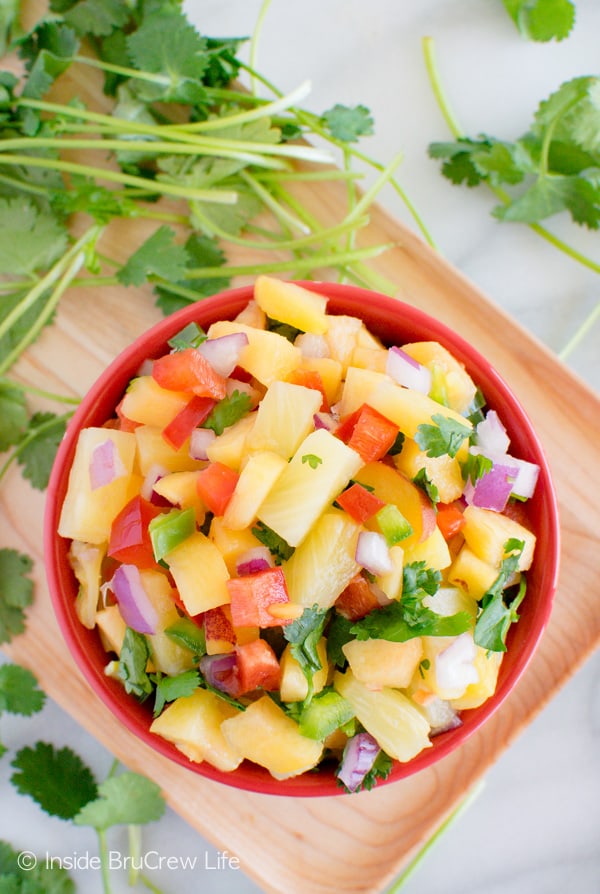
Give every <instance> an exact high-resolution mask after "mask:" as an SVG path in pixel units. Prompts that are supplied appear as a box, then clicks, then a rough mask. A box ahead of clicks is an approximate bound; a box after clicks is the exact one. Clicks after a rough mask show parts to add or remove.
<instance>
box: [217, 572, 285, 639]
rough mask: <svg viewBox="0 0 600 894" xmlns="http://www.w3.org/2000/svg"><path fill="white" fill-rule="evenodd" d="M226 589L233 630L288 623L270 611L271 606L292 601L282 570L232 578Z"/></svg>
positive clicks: (277, 625) (279, 625)
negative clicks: (229, 599)
mask: <svg viewBox="0 0 600 894" xmlns="http://www.w3.org/2000/svg"><path fill="white" fill-rule="evenodd" d="M227 589H228V590H229V596H230V597H231V618H232V620H233V626H234V627H281V626H282V625H284V624H288V623H289V620H282V619H281V618H276V617H274V616H273V615H272V614H271V613H270V611H269V606H271V605H275V604H277V603H280V602H289V601H290V597H289V595H288V591H287V586H286V583H285V577H284V575H283V571H282V570H281V568H269V569H267V570H266V571H258V572H257V573H256V574H247V575H245V576H244V577H234V578H230V579H229V580H228V581H227ZM290 620H291V619H290Z"/></svg>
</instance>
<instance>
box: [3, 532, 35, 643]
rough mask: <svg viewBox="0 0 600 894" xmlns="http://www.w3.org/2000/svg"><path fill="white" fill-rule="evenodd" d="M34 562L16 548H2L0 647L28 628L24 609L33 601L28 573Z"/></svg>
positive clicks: (31, 584) (31, 585)
mask: <svg viewBox="0 0 600 894" xmlns="http://www.w3.org/2000/svg"><path fill="white" fill-rule="evenodd" d="M32 568H33V560H32V559H31V558H30V557H29V556H28V555H26V554H25V553H19V552H17V550H14V549H7V548H3V549H0V644H2V643H9V642H10V641H11V640H12V638H13V636H17V635H18V634H19V633H23V631H24V629H25V609H27V608H28V607H29V606H30V605H31V603H32V601H33V581H32V580H31V578H30V577H29V574H30V572H31V570H32Z"/></svg>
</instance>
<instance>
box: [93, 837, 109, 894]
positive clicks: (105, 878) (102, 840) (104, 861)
mask: <svg viewBox="0 0 600 894" xmlns="http://www.w3.org/2000/svg"><path fill="white" fill-rule="evenodd" d="M96 835H97V836H98V850H99V852H100V873H101V875H102V890H103V891H104V894H112V887H111V884H110V872H109V858H108V843H107V840H106V832H105V831H104V829H96Z"/></svg>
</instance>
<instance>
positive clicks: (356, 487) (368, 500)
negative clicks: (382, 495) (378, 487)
mask: <svg viewBox="0 0 600 894" xmlns="http://www.w3.org/2000/svg"><path fill="white" fill-rule="evenodd" d="M336 503H338V504H339V505H340V506H341V507H342V509H343V510H344V511H345V512H347V513H348V515H349V516H350V517H351V518H353V519H354V521H357V522H359V524H361V525H362V524H364V522H366V521H368V520H369V519H370V518H372V517H373V516H374V515H375V513H377V512H379V510H380V509H383V507H384V506H385V505H386V504H385V503H384V501H383V500H380V499H379V497H376V496H375V494H372V493H371V492H370V491H368V490H367V488H366V487H363V486H362V484H358V483H357V484H352V485H351V486H350V487H349V488H348V489H347V490H344V491H342V493H341V494H340V495H339V497H336Z"/></svg>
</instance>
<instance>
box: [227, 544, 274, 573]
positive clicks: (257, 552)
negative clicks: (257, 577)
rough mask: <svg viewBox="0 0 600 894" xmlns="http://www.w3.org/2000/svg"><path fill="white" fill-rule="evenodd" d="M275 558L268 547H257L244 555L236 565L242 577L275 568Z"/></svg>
mask: <svg viewBox="0 0 600 894" xmlns="http://www.w3.org/2000/svg"><path fill="white" fill-rule="evenodd" d="M273 565H274V562H273V556H272V555H271V553H270V551H269V550H268V549H267V547H266V546H255V547H253V548H252V549H249V550H247V551H246V552H245V553H243V554H242V555H241V556H240V557H239V558H238V560H237V562H236V563H235V568H236V571H237V573H238V574H239V576H240V577H243V576H244V575H246V574H256V573H257V572H259V571H267V570H268V569H269V568H273Z"/></svg>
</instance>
